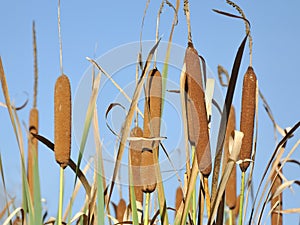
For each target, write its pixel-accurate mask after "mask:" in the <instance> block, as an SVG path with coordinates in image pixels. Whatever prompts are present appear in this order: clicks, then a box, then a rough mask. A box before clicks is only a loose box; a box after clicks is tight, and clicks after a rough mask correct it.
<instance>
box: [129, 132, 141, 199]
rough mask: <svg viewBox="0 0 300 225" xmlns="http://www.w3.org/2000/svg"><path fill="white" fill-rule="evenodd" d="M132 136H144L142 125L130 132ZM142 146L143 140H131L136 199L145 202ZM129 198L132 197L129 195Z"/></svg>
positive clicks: (130, 149)
mask: <svg viewBox="0 0 300 225" xmlns="http://www.w3.org/2000/svg"><path fill="white" fill-rule="evenodd" d="M130 136H131V137H143V131H142V129H141V128H140V127H134V128H133V129H132V130H131V132H130ZM142 146H143V141H130V142H129V157H130V167H131V169H132V178H133V185H134V193H135V199H136V201H139V202H140V203H143V191H142V186H140V185H141V178H140V166H141V158H142ZM129 193H130V190H129ZM129 199H131V198H130V197H129Z"/></svg>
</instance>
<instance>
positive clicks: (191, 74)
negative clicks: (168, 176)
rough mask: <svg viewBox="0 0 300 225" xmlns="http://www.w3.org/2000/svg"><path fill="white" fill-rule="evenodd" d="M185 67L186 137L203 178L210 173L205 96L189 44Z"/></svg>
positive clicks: (193, 51)
mask: <svg viewBox="0 0 300 225" xmlns="http://www.w3.org/2000/svg"><path fill="white" fill-rule="evenodd" d="M184 61H185V65H186V71H185V72H186V84H185V91H186V93H187V94H186V106H187V109H186V111H187V123H188V136H189V142H190V144H191V145H193V146H195V149H196V156H197V161H198V167H199V170H200V172H201V173H202V174H203V176H205V177H208V176H209V175H210V173H211V169H212V165H211V163H212V162H211V152H210V143H209V130H208V120H207V112H206V104H205V95H204V90H203V84H202V74H201V67H200V60H199V56H198V53H197V51H196V49H195V48H194V47H193V45H192V44H191V43H189V46H188V47H187V49H186V52H185V58H184Z"/></svg>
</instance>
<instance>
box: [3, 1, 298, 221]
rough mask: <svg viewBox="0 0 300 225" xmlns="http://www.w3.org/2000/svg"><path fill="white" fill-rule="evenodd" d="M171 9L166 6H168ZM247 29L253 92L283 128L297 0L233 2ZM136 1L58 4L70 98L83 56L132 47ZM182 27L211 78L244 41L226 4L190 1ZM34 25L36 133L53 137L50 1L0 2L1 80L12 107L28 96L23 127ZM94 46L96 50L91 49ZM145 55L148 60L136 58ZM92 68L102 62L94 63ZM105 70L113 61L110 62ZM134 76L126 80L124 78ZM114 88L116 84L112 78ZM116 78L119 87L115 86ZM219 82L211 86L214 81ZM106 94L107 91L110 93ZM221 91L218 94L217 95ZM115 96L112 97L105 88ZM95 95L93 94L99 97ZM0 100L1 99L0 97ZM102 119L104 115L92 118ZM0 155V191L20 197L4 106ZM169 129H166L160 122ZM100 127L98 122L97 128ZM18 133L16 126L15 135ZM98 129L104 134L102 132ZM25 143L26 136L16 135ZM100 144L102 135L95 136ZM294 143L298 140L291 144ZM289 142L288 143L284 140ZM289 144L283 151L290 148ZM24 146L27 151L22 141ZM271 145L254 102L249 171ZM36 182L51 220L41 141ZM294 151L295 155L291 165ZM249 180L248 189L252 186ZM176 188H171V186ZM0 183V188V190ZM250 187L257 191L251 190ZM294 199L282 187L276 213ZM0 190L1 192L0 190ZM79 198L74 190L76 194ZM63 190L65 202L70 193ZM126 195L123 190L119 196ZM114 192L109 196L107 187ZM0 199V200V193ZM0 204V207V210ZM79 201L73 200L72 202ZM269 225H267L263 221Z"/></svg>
mask: <svg viewBox="0 0 300 225" xmlns="http://www.w3.org/2000/svg"><path fill="white" fill-rule="evenodd" d="M172 2H173V3H174V4H175V2H174V1H172ZM237 3H238V4H239V5H240V6H241V8H242V9H243V10H244V12H245V14H246V16H247V18H248V19H249V21H250V23H251V34H252V37H253V67H254V70H255V72H256V74H257V77H258V80H259V86H260V89H261V91H262V92H263V94H264V95H265V97H266V99H267V100H268V103H269V105H270V106H271V109H272V112H273V114H274V116H275V119H276V121H277V123H278V124H279V125H280V126H281V127H283V128H285V127H289V126H292V125H294V124H295V123H296V122H297V121H298V120H299V118H300V117H299V115H300V107H299V96H300V92H299V83H300V78H299V75H300V74H299V61H300V57H299V52H300V44H299V40H300V27H299V24H298V23H299V20H300V15H299V12H298V10H299V8H300V2H299V1H296V0H292V1H288V2H287V1H279V0H273V1H270V0H266V1H258V0H254V1H251V2H244V1H237ZM159 4H160V3H158V1H156V2H155V1H152V2H151V3H150V5H149V9H148V12H147V15H146V19H145V24H144V31H143V39H144V40H153V39H154V38H155V25H156V15H157V10H158V8H159ZM144 7H145V1H135V2H134V3H133V2H131V3H129V2H128V1H116V2H114V1H95V0H89V1H70V0H67V1H62V6H61V28H62V39H63V66H64V72H65V73H66V74H67V75H68V76H69V77H70V80H71V86H72V95H73V98H74V96H75V95H76V90H77V88H78V86H79V84H80V80H81V78H82V77H83V75H84V74H85V72H86V70H87V68H88V67H89V66H90V63H89V62H88V61H87V60H86V59H85V57H86V56H89V57H92V58H93V57H94V55H95V56H96V58H98V57H99V56H103V55H104V54H105V53H106V52H108V51H110V50H111V49H113V48H116V47H118V46H120V45H124V44H128V43H132V42H136V41H139V37H140V36H139V35H140V27H141V21H142V16H143V12H144ZM190 9H191V25H192V36H193V42H194V46H195V47H196V49H197V50H198V52H199V54H201V55H202V56H203V57H204V58H205V59H206V62H207V64H208V65H209V67H210V69H211V70H212V72H213V74H215V75H216V74H217V65H218V64H221V65H222V66H224V67H225V68H226V69H228V71H231V68H232V64H233V60H234V56H235V53H236V51H237V48H238V46H239V44H240V42H241V40H242V38H243V36H244V24H243V22H242V21H239V20H237V19H232V18H227V17H224V16H222V15H218V14H216V13H214V12H213V11H212V9H220V10H224V11H228V12H231V13H235V14H236V12H235V10H234V9H233V8H232V7H230V6H228V5H226V4H225V1H220V0H216V1H208V0H207V1H196V0H191V1H190ZM172 18H173V12H172V10H171V9H170V8H168V7H165V9H164V13H163V14H162V17H161V26H160V33H161V34H162V35H163V36H162V37H163V38H162V40H163V41H167V39H168V36H169V31H170V27H171V23H172ZM33 20H35V22H36V30H37V48H38V68H39V87H38V100H37V101H38V103H37V104H38V108H39V112H40V127H39V130H40V133H41V134H42V135H44V136H46V137H47V138H49V139H50V140H53V88H54V83H55V80H56V78H57V77H58V76H59V75H60V70H59V43H58V30H57V2H56V1H33V0H30V1H15V0H11V1H1V2H0V27H1V34H0V55H1V57H2V61H3V66H4V70H5V73H6V76H7V82H8V85H9V91H10V94H11V98H12V99H13V100H15V101H16V104H18V103H21V102H23V100H24V99H25V98H26V95H24V92H26V93H28V94H29V99H30V101H29V105H28V106H27V107H26V108H25V109H24V110H21V111H20V112H19V117H20V120H21V121H24V122H25V123H27V121H28V112H29V110H30V107H31V105H32V90H33V50H32V33H31V25H32V21H33ZM173 42H174V44H177V45H179V46H182V47H183V48H185V47H186V44H187V32H186V20H185V17H184V14H183V10H182V4H181V9H180V10H179V23H178V25H177V26H176V27H175V32H174V38H173ZM96 44H97V46H98V47H97V50H96V52H95V45H96ZM248 53H249V49H248V47H247V48H246V49H245V54H244V58H243V61H242V66H241V70H240V79H239V80H238V83H237V92H236V95H235V99H234V104H235V106H236V108H237V111H238V113H237V115H239V102H240V90H241V83H242V82H241V81H242V79H241V77H242V75H243V73H244V72H245V70H246V68H247V66H248V63H249V56H248ZM143 54H144V56H145V55H146V54H147V52H146V51H144V52H143ZM100 63H101V62H100ZM112 65H113V62H112ZM130 76H131V78H128V79H131V80H132V79H134V74H132V75H130ZM120 82H122V81H120ZM123 82H124V81H123ZM216 83H218V82H216ZM112 90H113V89H112ZM222 91H223V93H224V91H225V90H224V89H222ZM112 94H114V95H116V94H117V91H115V92H112ZM99 98H101V97H99ZM0 101H1V102H4V99H3V95H2V94H0ZM101 118H103V115H101ZM0 121H1V129H0V152H1V155H2V159H3V164H4V170H5V172H6V183H7V187H8V191H9V192H10V194H11V195H12V196H16V197H17V201H16V202H17V204H19V203H20V199H21V181H20V178H21V175H20V166H19V165H20V160H19V150H18V148H17V144H16V140H15V139H14V136H13V131H12V127H11V124H10V122H9V116H8V113H7V110H6V109H4V108H0ZM166 126H168V125H166ZM103 129H105V126H103ZM24 131H25V129H24ZM101 132H103V133H105V132H107V131H104V130H103V131H101ZM24 138H25V136H24ZM103 138H105V137H103ZM294 139H295V140H297V139H299V134H297V135H296V137H295V138H294ZM75 142H76V141H73V143H74V144H73V149H74V150H72V151H73V154H72V157H73V159H74V160H76V159H77V154H76V153H77V152H78V147H77V145H76V143H75ZM293 143H294V141H293ZM293 143H291V145H288V148H291V147H292V144H293ZM25 147H26V145H25ZM274 147H275V143H274V139H273V129H272V124H271V121H270V120H269V119H268V117H267V115H266V113H265V111H264V109H263V107H262V104H261V102H260V103H259V139H258V149H257V151H258V154H257V157H256V159H257V163H256V166H257V167H256V168H255V170H254V173H255V174H256V176H260V174H261V171H262V169H263V168H264V167H265V163H266V160H267V159H268V158H269V156H270V154H271V152H272V150H273V149H274ZM39 151H40V153H39V160H40V165H41V167H40V176H41V184H42V196H43V197H44V198H45V199H47V202H48V203H47V207H48V208H49V211H50V215H51V216H55V214H56V207H57V201H56V199H57V198H58V182H59V179H58V174H59V168H58V166H57V164H56V163H55V162H54V155H53V153H52V152H51V151H49V150H47V149H46V148H45V147H44V146H43V145H40V146H39ZM299 157H300V154H299V152H298V153H295V154H294V158H296V159H299ZM298 170H299V168H297V167H295V166H291V165H288V166H287V167H286V169H284V174H285V175H286V176H287V178H288V179H298V177H297V176H296V172H297V173H298ZM72 181H73V174H72V173H71V172H70V170H69V169H67V170H66V182H67V183H68V184H70V188H72ZM257 182H258V181H257V180H254V185H257ZM176 185H177V184H176ZM0 187H1V186H0ZM255 190H256V189H255ZM294 190H295V193H291V192H290V191H286V192H285V193H284V196H285V197H286V201H284V208H293V207H299V205H297V204H296V202H300V195H299V193H298V192H299V188H298V187H295V188H294ZM0 193H2V190H1V191H0ZM82 193H83V192H81V194H82ZM170 193H171V195H170V196H169V199H170V204H171V205H172V204H173V199H174V195H173V193H175V190H171V191H170ZM68 194H69V193H68V191H66V195H65V198H66V200H68V198H69V195H68ZM123 194H124V195H125V194H126V192H125V191H123ZM115 195H117V191H116V190H115ZM0 197H1V198H2V197H3V195H2V194H0ZM2 202H3V201H2V200H0V206H2ZM79 202H80V201H79ZM284 218H285V219H286V220H287V221H288V222H289V223H294V224H295V223H296V222H298V221H299V215H289V216H284ZM268 223H269V221H268Z"/></svg>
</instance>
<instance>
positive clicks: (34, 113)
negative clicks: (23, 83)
mask: <svg viewBox="0 0 300 225" xmlns="http://www.w3.org/2000/svg"><path fill="white" fill-rule="evenodd" d="M32 36H33V58H34V63H33V64H34V86H33V92H34V93H33V107H32V109H31V110H30V114H29V138H28V165H27V166H28V171H27V176H28V185H29V190H30V194H31V199H32V200H33V196H34V179H35V178H34V175H33V173H34V167H35V168H38V167H37V163H38V141H37V139H36V138H34V137H33V136H32V134H31V133H34V134H38V125H39V111H38V109H37V85H38V67H37V47H36V32H35V23H34V22H33V23H32ZM35 165H36V166H35Z"/></svg>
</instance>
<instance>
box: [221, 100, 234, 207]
mask: <svg viewBox="0 0 300 225" xmlns="http://www.w3.org/2000/svg"><path fill="white" fill-rule="evenodd" d="M234 130H235V110H234V107H233V106H231V108H230V112H229V117H228V124H227V128H226V133H225V140H224V161H223V170H224V169H225V166H226V164H227V162H228V159H229V156H230V152H229V140H230V138H231V136H232V134H233V132H234ZM225 196H226V205H227V206H228V207H229V209H234V208H235V207H236V166H235V165H234V166H233V169H232V172H231V174H230V176H229V179H228V182H227V185H226V189H225Z"/></svg>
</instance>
